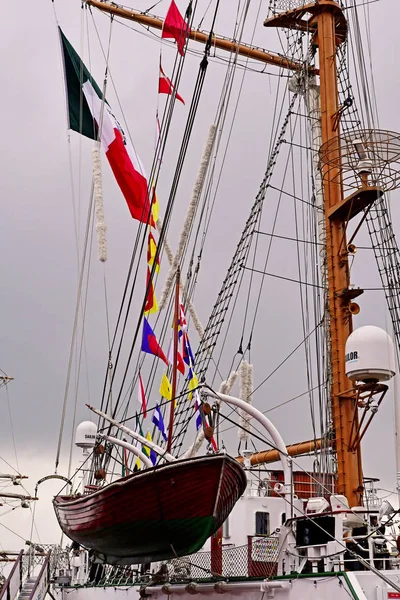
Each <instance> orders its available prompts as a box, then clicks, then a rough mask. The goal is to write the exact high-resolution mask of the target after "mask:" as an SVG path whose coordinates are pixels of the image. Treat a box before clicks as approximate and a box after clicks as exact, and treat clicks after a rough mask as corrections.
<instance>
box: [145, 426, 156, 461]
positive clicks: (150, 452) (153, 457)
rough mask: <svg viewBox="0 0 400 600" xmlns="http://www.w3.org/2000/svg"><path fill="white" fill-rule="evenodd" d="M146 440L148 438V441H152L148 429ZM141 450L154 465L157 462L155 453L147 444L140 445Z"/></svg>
mask: <svg viewBox="0 0 400 600" xmlns="http://www.w3.org/2000/svg"><path fill="white" fill-rule="evenodd" d="M146 440H149V442H152V441H153V438H152V437H151V433H150V431H148V432H147V434H146ZM142 452H143V454H145V455H146V456H148V458H150V460H151V462H152V464H153V466H154V465H155V464H156V462H157V454H156V453H155V452H154V450H152V449H151V448H150V447H149V446H142Z"/></svg>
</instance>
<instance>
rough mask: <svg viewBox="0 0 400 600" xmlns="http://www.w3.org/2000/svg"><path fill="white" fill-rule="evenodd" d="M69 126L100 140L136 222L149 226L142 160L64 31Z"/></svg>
mask: <svg viewBox="0 0 400 600" xmlns="http://www.w3.org/2000/svg"><path fill="white" fill-rule="evenodd" d="M59 32H60V40H61V48H62V52H63V59H64V72H65V84H66V92H67V105H68V117H69V127H70V129H73V130H74V131H77V132H78V133H80V134H82V135H84V136H86V137H88V138H91V139H93V140H97V139H98V133H99V125H100V123H101V135H100V140H101V144H102V147H103V149H104V151H105V154H106V157H107V160H108V162H109V164H110V167H111V169H112V171H113V173H114V176H115V179H116V181H117V183H118V185H119V187H120V189H121V192H122V194H123V195H124V197H125V200H126V203H127V204H128V208H129V210H130V213H131V215H132V217H133V218H134V219H137V220H138V221H141V222H142V223H147V222H148V221H149V219H150V201H149V196H148V191H147V189H148V185H147V179H146V174H145V171H144V168H143V165H142V164H141V162H140V159H139V157H138V155H137V153H136V151H135V149H134V148H133V146H132V144H131V143H130V140H129V139H128V137H127V136H126V135H125V133H124V131H123V129H122V127H121V125H120V124H119V122H118V120H117V119H116V117H115V115H114V114H113V112H112V110H111V108H110V106H109V104H108V103H107V101H106V100H105V99H103V95H102V93H101V91H100V88H99V86H98V85H97V84H96V82H95V80H94V79H93V77H92V76H91V74H90V73H89V71H88V70H87V68H86V66H85V65H84V64H83V62H82V60H81V59H80V57H79V55H78V54H77V53H76V51H75V50H74V48H73V47H72V45H71V44H70V42H69V41H68V40H67V38H66V37H65V35H64V34H63V32H62V31H61V29H60V28H59Z"/></svg>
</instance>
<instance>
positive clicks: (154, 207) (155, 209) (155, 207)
mask: <svg viewBox="0 0 400 600" xmlns="http://www.w3.org/2000/svg"><path fill="white" fill-rule="evenodd" d="M159 213H160V206H159V204H158V198H157V193H156V188H155V185H154V181H153V182H152V184H151V216H152V227H154V228H155V226H156V223H157V221H158V215H159Z"/></svg>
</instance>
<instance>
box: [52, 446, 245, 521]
mask: <svg viewBox="0 0 400 600" xmlns="http://www.w3.org/2000/svg"><path fill="white" fill-rule="evenodd" d="M217 459H220V460H221V459H222V460H223V461H224V464H223V467H222V469H221V473H220V478H219V484H218V486H219V487H218V492H217V498H218V497H219V493H220V489H221V479H222V475H223V473H224V470H225V462H226V461H229V462H232V464H234V463H235V464H236V465H238V467H240V471H241V475H242V479H243V483H244V487H245V488H246V485H247V477H246V474H245V471H244V469H243V467H242V465H241V464H240V463H239V462H238V461H237V460H236V459H235V458H233V457H232V456H230V455H229V454H226V453H224V454H222V453H219V454H208V455H203V456H195V457H191V458H185V459H182V460H179V459H177V460H176V461H174V462H173V463H166V464H164V465H156V466H154V467H152V468H150V469H145V470H144V471H141V472H139V473H132V474H130V475H127V476H125V477H121V478H120V479H117V481H112V482H110V483H108V484H107V485H105V486H104V487H102V488H100V489H98V490H96V491H94V492H92V493H90V494H86V495H81V496H79V497H78V498H74V499H71V500H68V499H67V500H61V501H60V500H57V499H58V498H68V496H62V495H59V494H57V495H56V496H54V498H53V505H54V507H55V508H56V512H57V511H58V510H59V509H61V510H62V508H63V507H66V506H74V505H76V504H82V502H83V501H84V500H89V499H90V500H92V499H93V498H94V497H96V496H99V495H100V494H101V493H102V492H104V490H106V489H107V490H108V489H110V488H112V487H115V488H118V487H122V486H124V485H125V484H127V483H129V482H131V481H132V479H135V480H138V479H140V478H143V477H145V476H147V475H148V474H149V473H154V472H155V471H157V472H160V471H161V470H164V469H165V470H168V469H169V468H171V467H175V466H176V465H182V464H184V463H186V464H190V463H191V462H197V461H201V460H203V461H204V460H206V461H211V460H217ZM238 473H239V470H238ZM215 506H216V505H215ZM215 506H214V511H213V514H214V512H215Z"/></svg>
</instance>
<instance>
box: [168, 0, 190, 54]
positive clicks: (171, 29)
mask: <svg viewBox="0 0 400 600" xmlns="http://www.w3.org/2000/svg"><path fill="white" fill-rule="evenodd" d="M189 32H190V28H189V25H188V24H187V23H186V21H185V19H184V18H183V17H182V15H181V13H180V12H179V9H178V7H177V6H176V4H175V0H172V2H171V5H170V7H169V9H168V12H167V16H166V17H165V21H164V26H163V30H162V34H161V37H162V38H174V40H175V41H176V43H177V45H178V52H179V54H181V55H182V56H183V55H184V54H185V50H184V48H185V44H186V38H187V36H188V35H189Z"/></svg>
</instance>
